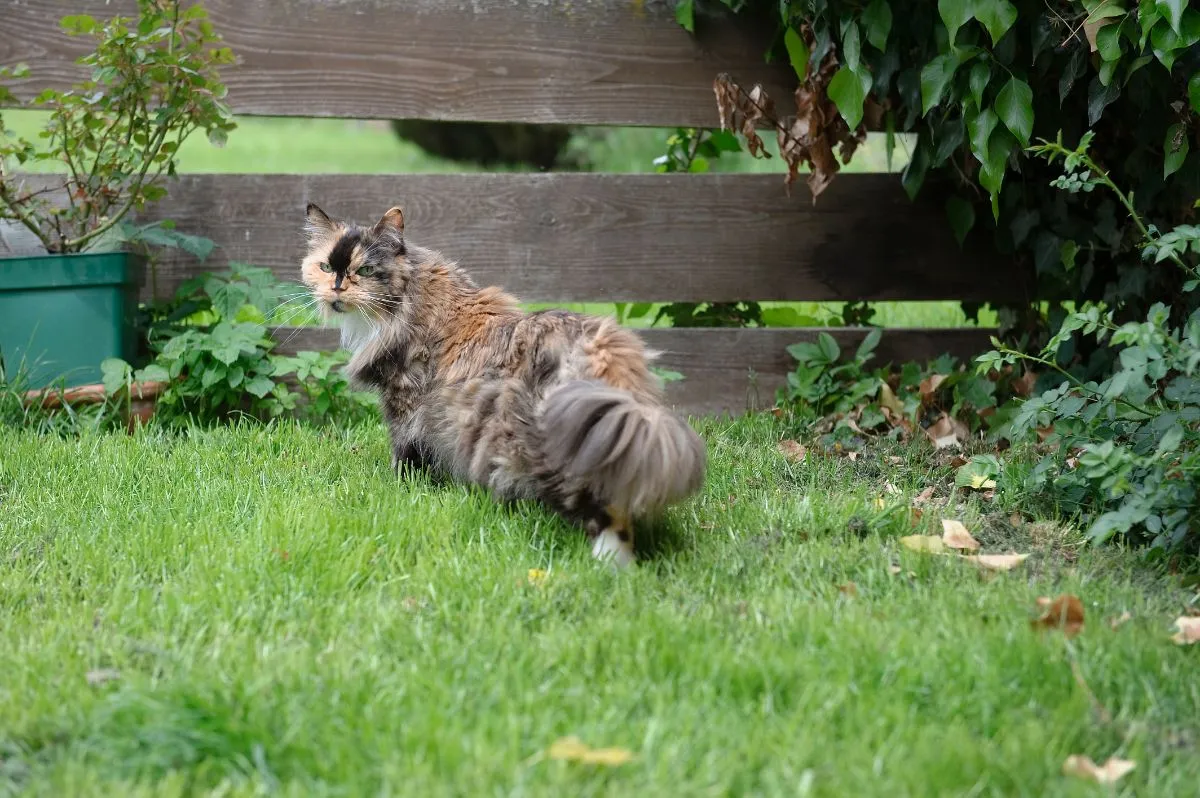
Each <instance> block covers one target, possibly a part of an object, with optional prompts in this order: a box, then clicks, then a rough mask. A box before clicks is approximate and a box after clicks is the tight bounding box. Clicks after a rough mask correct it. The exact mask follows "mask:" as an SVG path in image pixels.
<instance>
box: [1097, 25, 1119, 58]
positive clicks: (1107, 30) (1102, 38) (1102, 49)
mask: <svg viewBox="0 0 1200 798" xmlns="http://www.w3.org/2000/svg"><path fill="white" fill-rule="evenodd" d="M1096 51H1097V52H1098V53H1100V57H1101V58H1103V59H1104V60H1105V61H1118V60H1120V58H1121V26H1120V25H1105V26H1104V27H1103V28H1101V29H1100V32H1099V33H1097V34H1096Z"/></svg>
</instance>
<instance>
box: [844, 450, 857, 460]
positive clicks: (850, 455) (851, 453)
mask: <svg viewBox="0 0 1200 798" xmlns="http://www.w3.org/2000/svg"><path fill="white" fill-rule="evenodd" d="M846 457H848V458H849V459H850V462H851V463H857V462H858V452H857V451H855V450H853V449H851V450H850V451H848V452H846Z"/></svg>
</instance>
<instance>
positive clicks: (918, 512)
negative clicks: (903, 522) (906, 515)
mask: <svg viewBox="0 0 1200 798" xmlns="http://www.w3.org/2000/svg"><path fill="white" fill-rule="evenodd" d="M923 515H925V511H924V510H922V509H921V508H920V507H914V508H912V518H911V519H910V521H909V523H911V524H912V525H913V526H916V525H917V522H918V521H920V520H921V516H923Z"/></svg>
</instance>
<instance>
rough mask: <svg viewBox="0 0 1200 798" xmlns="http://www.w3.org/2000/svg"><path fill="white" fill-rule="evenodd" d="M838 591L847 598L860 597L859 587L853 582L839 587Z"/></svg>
mask: <svg viewBox="0 0 1200 798" xmlns="http://www.w3.org/2000/svg"><path fill="white" fill-rule="evenodd" d="M838 590H840V591H841V592H842V593H844V594H845V595H847V596H857V595H858V585H856V584H854V583H853V582H846V583H845V584H842V585H838Z"/></svg>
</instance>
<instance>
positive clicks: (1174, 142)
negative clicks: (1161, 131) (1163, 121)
mask: <svg viewBox="0 0 1200 798" xmlns="http://www.w3.org/2000/svg"><path fill="white" fill-rule="evenodd" d="M1187 155H1188V137H1187V131H1186V130H1184V126H1183V123H1182V122H1176V123H1175V124H1173V125H1171V126H1170V127H1169V128H1167V138H1166V139H1165V140H1164V141H1163V177H1164V178H1167V177H1170V176H1171V175H1173V174H1175V173H1176V172H1178V171H1179V169H1180V167H1182V166H1183V162H1184V161H1185V160H1187Z"/></svg>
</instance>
